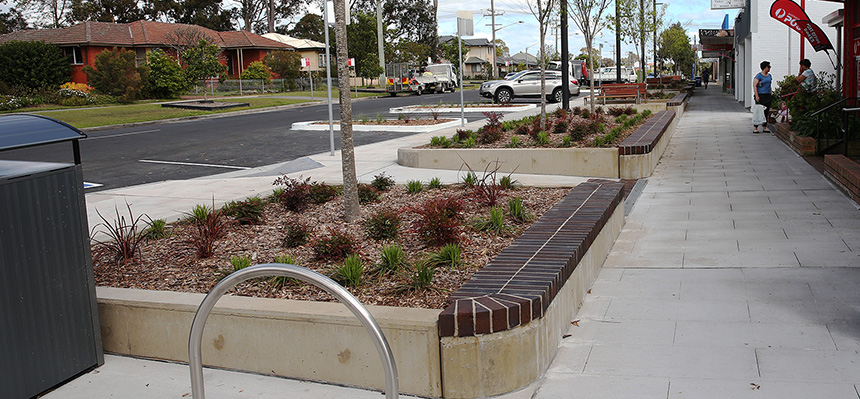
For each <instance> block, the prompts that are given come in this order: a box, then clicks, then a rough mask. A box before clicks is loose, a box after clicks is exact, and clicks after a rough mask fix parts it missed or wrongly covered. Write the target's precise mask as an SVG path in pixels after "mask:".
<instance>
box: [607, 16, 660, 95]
mask: <svg viewBox="0 0 860 399" xmlns="http://www.w3.org/2000/svg"><path fill="white" fill-rule="evenodd" d="M617 1H618V2H619V3H618V5H619V7H618V8H619V11H620V13H619V15H618V16H617V17H618V18H619V19H621V24H619V25H620V27H621V29H620V31H619V32H615V34H616V35H619V36H621V39H622V40H625V41H626V42H632V43H633V44H636V45H638V46H639V56H640V57H642V61H641V62H640V63H641V64H642V65H641V70H642V71H645V62H644V54H647V53H646V49H645V46H646V44H647V43H649V42H651V41H652V40H653V39H652V38H653V35H654V31H655V30H656V29H659V28H660V26H661V24H662V23H663V15H664V14H665V5H664V7H663V8H659V9H654V6H653V4H654V2H653V1H643V0H617ZM609 19H610V21H611V22H612V23H610V24H609V28H610V29H612V30H614V29H615V26H616V24H615V16H609ZM655 21H656V24H655ZM654 62H655V63H656V60H655V61H654ZM644 77H645V74H644V73H643V74H642V78H643V79H644ZM643 81H644V80H643Z"/></svg>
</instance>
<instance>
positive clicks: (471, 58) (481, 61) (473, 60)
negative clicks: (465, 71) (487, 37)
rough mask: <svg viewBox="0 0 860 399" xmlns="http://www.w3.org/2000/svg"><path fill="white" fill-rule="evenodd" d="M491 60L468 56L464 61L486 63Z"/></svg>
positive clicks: (467, 62) (465, 62) (466, 62)
mask: <svg viewBox="0 0 860 399" xmlns="http://www.w3.org/2000/svg"><path fill="white" fill-rule="evenodd" d="M487 62H489V61H487V60H485V59H483V58H481V57H469V58H466V61H463V63H464V64H484V63H487Z"/></svg>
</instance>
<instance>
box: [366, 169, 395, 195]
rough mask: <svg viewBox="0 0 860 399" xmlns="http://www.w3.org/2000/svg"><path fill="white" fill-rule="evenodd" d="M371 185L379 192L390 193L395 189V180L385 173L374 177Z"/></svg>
mask: <svg viewBox="0 0 860 399" xmlns="http://www.w3.org/2000/svg"><path fill="white" fill-rule="evenodd" d="M370 185H371V186H373V188H375V189H376V190H377V191H388V190H390V189H391V187H394V179H393V178H392V177H391V176H388V175H386V174H385V172H382V173H380V174H378V175H376V176H373V181H371V182H370Z"/></svg>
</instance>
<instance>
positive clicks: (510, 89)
mask: <svg viewBox="0 0 860 399" xmlns="http://www.w3.org/2000/svg"><path fill="white" fill-rule="evenodd" d="M569 78H570V84H569V85H568V88H569V89H570V95H572V96H578V95H579V84H578V82H577V81H576V78H574V77H569ZM561 83H562V81H561V72H559V71H554V70H547V71H546V93H547V96H546V97H547V100H548V101H550V102H561V100H562V93H561V91H562V88H561ZM478 93H479V94H481V96H483V97H487V98H492V99H493V101H494V102H496V103H507V102H510V101H511V100H513V99H514V98H517V97H540V70H527V71H523V72H520V73H519V74H518V75H514V76H512V77H510V78H508V79H506V80H491V81H489V82H485V83H483V84H482V85H481V89H480V90H479V91H478Z"/></svg>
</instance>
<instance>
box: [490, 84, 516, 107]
mask: <svg viewBox="0 0 860 399" xmlns="http://www.w3.org/2000/svg"><path fill="white" fill-rule="evenodd" d="M513 98H514V92H513V91H511V89H509V88H507V87H502V88H501V89H499V90H497V91H496V98H495V99H494V100H495V102H496V103H499V104H505V103H509V102H511V100H513Z"/></svg>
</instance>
